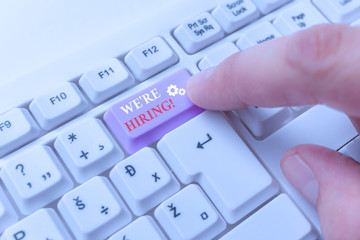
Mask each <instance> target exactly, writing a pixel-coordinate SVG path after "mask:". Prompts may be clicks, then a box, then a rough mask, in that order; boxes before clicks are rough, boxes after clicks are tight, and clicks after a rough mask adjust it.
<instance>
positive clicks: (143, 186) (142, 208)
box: [110, 147, 180, 215]
mask: <svg viewBox="0 0 360 240" xmlns="http://www.w3.org/2000/svg"><path fill="white" fill-rule="evenodd" d="M110 177H111V180H112V181H113V183H114V185H115V186H116V187H117V189H118V190H119V192H120V193H121V195H122V196H123V197H124V199H125V201H126V202H127V204H128V205H129V207H130V208H131V210H132V211H133V212H134V213H135V214H136V215H142V214H144V213H145V212H147V211H148V210H150V209H151V208H153V207H155V206H156V205H158V204H159V203H160V202H162V201H163V200H165V199H166V198H168V197H169V196H171V195H172V194H174V193H175V192H177V191H178V190H179V189H180V185H179V183H178V182H177V181H176V179H175V177H174V176H173V175H172V174H171V173H170V171H169V170H168V169H167V167H166V166H165V164H164V163H163V162H162V160H161V158H160V156H159V155H158V154H157V152H156V151H155V150H154V149H152V148H147V147H146V148H143V149H141V150H140V151H138V152H136V153H135V154H134V155H132V156H130V157H128V158H127V159H125V160H123V161H121V162H120V163H118V164H117V165H116V166H115V167H114V169H113V170H112V171H111V172H110Z"/></svg>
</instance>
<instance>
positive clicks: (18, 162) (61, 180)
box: [0, 146, 73, 214]
mask: <svg viewBox="0 0 360 240" xmlns="http://www.w3.org/2000/svg"><path fill="white" fill-rule="evenodd" d="M0 174H1V179H2V181H3V182H4V184H5V186H6V188H7V189H8V191H9V192H10V194H11V196H12V198H13V199H14V201H15V202H16V204H17V206H18V207H19V209H20V211H21V212H22V213H23V214H29V213H31V212H33V211H35V210H37V209H38V208H41V207H43V206H45V205H46V204H48V203H50V202H52V201H54V200H55V199H57V198H58V197H60V196H61V195H63V194H64V193H65V192H67V191H69V190H70V189H71V188H72V186H73V183H72V181H71V180H70V178H69V176H68V175H67V173H66V172H65V170H64V169H63V167H62V166H61V164H60V163H59V160H58V159H57V157H56V156H55V154H54V152H53V151H52V150H51V148H50V147H47V146H36V147H34V148H32V149H29V150H27V151H24V152H21V153H20V154H19V155H17V156H15V157H14V158H13V159H11V160H10V161H9V162H8V163H7V164H6V165H5V166H4V167H3V169H2V170H1V173H0Z"/></svg>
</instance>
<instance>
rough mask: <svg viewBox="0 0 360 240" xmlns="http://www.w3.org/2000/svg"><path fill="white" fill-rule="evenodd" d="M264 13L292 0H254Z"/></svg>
mask: <svg viewBox="0 0 360 240" xmlns="http://www.w3.org/2000/svg"><path fill="white" fill-rule="evenodd" d="M252 1H253V2H254V3H255V4H256V5H257V6H258V8H259V9H260V11H261V12H262V13H264V14H266V13H269V12H271V11H272V10H274V9H276V8H278V7H280V6H282V5H284V4H285V3H287V2H289V1H290V0H252Z"/></svg>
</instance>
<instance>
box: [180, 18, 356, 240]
mask: <svg viewBox="0 0 360 240" xmlns="http://www.w3.org/2000/svg"><path fill="white" fill-rule="evenodd" d="M359 43H360V28H355V27H349V26H347V25H321V26H317V27H314V28H311V29H309V30H306V31H302V32H298V33H296V34H293V35H291V36H288V37H284V38H281V39H277V40H274V41H270V42H266V43H263V44H260V45H258V46H256V47H253V48H250V49H248V50H246V51H242V52H239V53H237V54H234V55H233V56H231V57H229V58H228V59H226V60H225V61H224V62H223V63H221V64H220V65H219V66H218V67H214V68H210V69H208V70H206V71H203V72H201V73H199V74H197V75H195V76H194V77H192V78H191V79H190V80H189V82H188V86H187V91H188V95H189V97H190V99H191V100H192V101H193V102H194V103H195V104H197V105H199V106H201V107H204V108H207V109H212V110H234V109H239V108H243V107H246V106H248V105H253V106H259V107H279V106H296V105H312V104H319V103H322V104H327V105H328V106H331V107H333V108H336V109H338V110H341V111H343V112H345V113H346V114H347V115H348V116H349V117H350V118H351V120H352V122H353V124H354V126H355V128H356V129H357V130H358V131H359V130H360V65H359V64H360V47H359ZM281 168H282V170H283V173H284V175H285V176H286V177H287V178H288V179H289V181H290V182H291V183H292V184H293V185H294V187H295V188H296V189H297V190H298V191H299V192H300V193H302V194H303V195H304V197H305V198H307V199H308V200H309V201H310V202H312V203H313V204H316V208H317V211H318V214H319V218H320V222H321V227H322V232H323V236H324V238H325V239H351V240H353V239H359V238H360V227H359V226H360V164H358V163H356V162H355V161H354V160H353V159H351V158H349V157H346V156H344V155H342V154H340V153H337V152H335V151H332V150H330V149H326V148H323V147H320V146H313V145H301V146H296V147H293V148H291V149H289V150H288V151H287V152H286V153H285V154H284V156H283V157H282V159H281Z"/></svg>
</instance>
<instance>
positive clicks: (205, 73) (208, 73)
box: [188, 67, 216, 85]
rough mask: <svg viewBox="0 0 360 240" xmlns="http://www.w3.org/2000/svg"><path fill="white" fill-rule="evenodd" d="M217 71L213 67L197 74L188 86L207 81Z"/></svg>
mask: <svg viewBox="0 0 360 240" xmlns="http://www.w3.org/2000/svg"><path fill="white" fill-rule="evenodd" d="M215 69H216V67H211V68H207V69H205V70H203V71H201V72H199V73H197V74H195V75H194V76H192V77H191V78H190V79H189V81H188V85H193V84H199V83H201V82H203V81H206V80H207V79H208V78H210V76H211V75H212V74H213V72H214V70H215Z"/></svg>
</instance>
